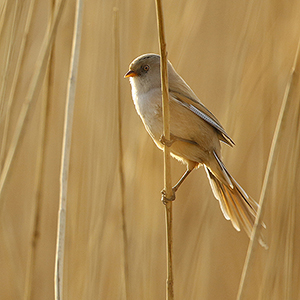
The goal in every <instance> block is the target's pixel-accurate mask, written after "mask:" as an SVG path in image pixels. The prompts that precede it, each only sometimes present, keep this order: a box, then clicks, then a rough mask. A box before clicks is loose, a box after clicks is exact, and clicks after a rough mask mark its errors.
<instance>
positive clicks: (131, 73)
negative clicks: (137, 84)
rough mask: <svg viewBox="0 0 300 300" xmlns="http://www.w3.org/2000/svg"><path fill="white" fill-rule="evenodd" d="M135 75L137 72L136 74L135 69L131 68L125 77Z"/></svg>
mask: <svg viewBox="0 0 300 300" xmlns="http://www.w3.org/2000/svg"><path fill="white" fill-rule="evenodd" d="M134 76H137V74H136V73H135V72H134V71H132V70H129V71H128V72H127V73H126V74H125V75H124V78H128V77H134Z"/></svg>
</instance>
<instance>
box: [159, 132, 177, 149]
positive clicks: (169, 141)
mask: <svg viewBox="0 0 300 300" xmlns="http://www.w3.org/2000/svg"><path fill="white" fill-rule="evenodd" d="M159 141H160V142H161V143H162V144H163V145H166V146H167V147H171V146H172V145H173V143H174V142H175V140H174V139H172V138H170V140H167V139H166V137H165V136H164V135H163V134H162V135H161V136H160V138H159Z"/></svg>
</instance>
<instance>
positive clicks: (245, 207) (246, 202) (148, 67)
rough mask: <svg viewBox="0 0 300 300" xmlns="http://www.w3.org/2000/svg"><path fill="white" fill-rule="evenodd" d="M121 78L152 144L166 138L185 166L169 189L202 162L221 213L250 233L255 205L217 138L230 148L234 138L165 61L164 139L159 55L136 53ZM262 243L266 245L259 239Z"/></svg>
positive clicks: (174, 189) (162, 144)
mask: <svg viewBox="0 0 300 300" xmlns="http://www.w3.org/2000/svg"><path fill="white" fill-rule="evenodd" d="M124 77H125V78H129V79H130V84H131V91H132V98H133V102H134V105H135V108H136V111H137V113H138V114H139V116H140V117H141V119H142V121H143V123H144V126H145V128H146V130H147V131H148V133H149V134H150V136H151V137H152V139H153V141H154V142H155V144H156V145H157V146H158V148H160V149H163V147H164V143H167V142H169V145H168V146H170V152H171V155H172V156H173V157H174V158H176V159H177V160H179V161H181V162H183V163H184V164H186V166H187V170H186V172H185V173H184V174H183V176H182V177H181V178H180V179H179V181H178V182H177V183H176V184H175V186H174V187H173V192H174V195H175V192H176V191H177V189H178V188H179V186H180V185H181V184H182V183H183V181H184V180H185V179H186V178H187V176H188V175H189V174H190V173H191V171H192V170H194V169H196V168H198V167H199V166H203V167H204V169H205V171H206V174H207V177H208V180H209V182H210V186H211V189H212V191H213V194H214V196H215V198H216V199H217V200H218V201H219V204H220V207H221V210H222V213H223V215H224V217H225V218H226V219H227V220H231V223H232V225H233V227H234V228H235V229H236V230H238V231H240V228H241V226H242V227H243V228H244V230H245V232H246V233H247V235H248V236H249V237H250V236H251V231H252V228H253V225H254V222H255V217H256V212H257V209H258V204H257V203H256V202H255V201H254V200H253V199H252V198H251V197H250V196H248V194H247V193H246V192H245V191H244V190H243V189H242V187H241V186H240V185H239V184H238V183H237V182H236V180H235V179H234V178H233V177H232V176H231V175H230V174H229V172H228V171H227V169H226V167H225V165H224V164H223V162H222V159H221V144H220V142H223V143H225V144H227V145H229V146H233V145H234V142H233V140H232V139H231V138H230V137H229V135H228V134H227V133H226V131H225V130H224V128H223V127H222V125H221V124H220V122H219V121H218V120H217V118H216V117H215V116H214V115H213V114H212V113H211V112H210V111H209V110H208V109H207V108H206V107H205V106H204V105H203V104H202V103H201V102H200V100H199V99H198V97H197V96H196V94H195V93H194V92H193V91H192V89H191V88H190V87H189V86H188V85H187V83H186V82H185V81H184V80H183V79H182V78H181V77H180V75H179V74H178V73H177V72H176V71H175V69H174V68H173V66H172V64H171V63H170V62H169V61H168V80H169V107H170V136H171V140H170V141H165V139H164V137H163V116H162V93H161V79H160V56H159V55H157V54H152V53H149V54H144V55H141V56H139V57H137V58H136V59H135V60H133V61H132V63H131V64H130V66H129V71H128V72H127V73H126V74H125V75H124ZM174 199H175V198H174ZM262 225H263V226H264V224H262ZM260 242H261V244H262V245H264V242H263V241H262V239H261V240H260Z"/></svg>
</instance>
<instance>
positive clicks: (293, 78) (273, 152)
mask: <svg viewBox="0 0 300 300" xmlns="http://www.w3.org/2000/svg"><path fill="white" fill-rule="evenodd" d="M299 45H300V41H299V43H298V47H297V51H296V55H295V58H294V62H293V66H292V71H291V75H290V78H289V81H288V84H287V86H286V90H285V93H284V97H283V101H282V104H281V108H280V112H279V116H278V119H277V124H276V127H275V131H274V135H273V140H272V144H271V149H270V152H269V158H268V163H267V167H266V172H265V177H264V181H263V186H262V190H261V194H260V198H259V199H260V200H259V207H258V211H257V217H256V219H255V224H254V226H253V230H252V235H251V239H250V243H249V247H248V251H247V256H246V259H245V263H244V268H243V272H242V276H241V281H240V285H239V290H238V294H237V300H242V299H243V297H244V290H245V283H246V282H247V279H248V276H249V267H250V266H251V265H252V261H253V257H254V253H255V249H256V247H257V242H256V241H257V239H258V236H259V229H260V228H259V226H260V224H261V222H262V215H263V209H264V203H265V198H266V193H267V191H268V189H269V188H270V183H271V181H272V177H273V174H274V172H273V170H274V167H275V164H274V162H275V159H276V157H277V153H278V149H279V147H278V145H279V144H280V138H281V135H282V127H283V124H284V121H285V118H286V112H287V108H288V105H289V104H290V102H291V100H292V97H291V94H292V92H293V88H294V86H295V84H298V83H299V82H298V81H299V75H298V72H299V70H298V68H296V67H299V66H297V63H298V58H299Z"/></svg>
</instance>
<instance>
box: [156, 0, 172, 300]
mask: <svg viewBox="0 0 300 300" xmlns="http://www.w3.org/2000/svg"><path fill="white" fill-rule="evenodd" d="M155 3H156V13H157V27H158V36H159V49H160V51H159V52H160V66H161V68H160V76H161V90H162V112H163V135H164V137H165V139H166V141H170V109H169V85H168V58H167V48H166V39H165V29H164V18H163V8H162V3H161V1H160V0H156V1H155ZM169 147H170V146H168V145H167V143H165V145H164V149H163V150H164V191H165V197H166V198H167V199H171V197H172V193H173V191H172V180H171V155H170V148H169ZM163 197H164V196H163ZM163 201H164V199H163ZM164 204H165V217H166V238H167V240H166V250H167V282H166V299H168V300H173V299H174V278H173V208H172V201H169V200H167V201H166V203H164Z"/></svg>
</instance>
